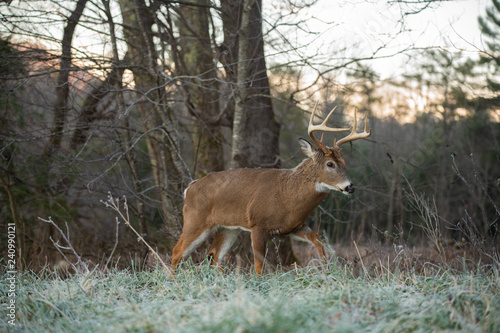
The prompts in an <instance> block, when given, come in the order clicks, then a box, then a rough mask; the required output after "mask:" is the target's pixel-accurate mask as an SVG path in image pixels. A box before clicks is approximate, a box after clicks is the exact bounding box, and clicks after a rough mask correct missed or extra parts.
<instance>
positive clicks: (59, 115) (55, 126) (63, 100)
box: [43, 0, 88, 158]
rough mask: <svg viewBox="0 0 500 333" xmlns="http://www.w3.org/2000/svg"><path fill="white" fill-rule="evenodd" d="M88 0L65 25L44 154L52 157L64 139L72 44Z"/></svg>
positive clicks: (83, 2) (72, 14) (83, 0)
mask: <svg viewBox="0 0 500 333" xmlns="http://www.w3.org/2000/svg"><path fill="white" fill-rule="evenodd" d="M87 1H88V0H78V2H77V3H76V8H75V10H74V11H73V12H72V13H71V16H70V17H69V18H68V24H67V25H66V27H64V32H63V39H62V54H61V61H60V65H59V68H60V69H59V76H58V77H57V86H56V94H57V100H56V104H55V106H54V119H53V121H52V128H51V130H50V134H51V136H50V139H49V142H48V144H47V145H46V146H45V149H44V152H43V155H44V157H46V158H50V157H51V156H52V155H53V154H54V153H55V152H56V151H57V150H58V149H59V147H60V145H61V140H62V132H63V129H64V123H65V120H66V114H67V112H68V96H69V72H70V68H71V59H72V57H71V46H72V41H73V34H74V33H75V29H76V26H77V24H78V22H79V21H80V17H81V16H82V14H83V10H84V9H85V5H86V4H87Z"/></svg>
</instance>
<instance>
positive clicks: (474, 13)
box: [263, 0, 491, 78]
mask: <svg viewBox="0 0 500 333" xmlns="http://www.w3.org/2000/svg"><path fill="white" fill-rule="evenodd" d="M387 2H388V1H375V0H372V1H370V0H350V1H349V0H319V2H318V3H317V4H315V5H314V6H312V7H311V8H309V9H306V10H303V11H301V12H300V16H299V17H304V18H305V21H304V22H301V23H300V24H299V29H297V28H296V27H294V26H290V27H287V26H286V25H284V26H283V27H282V28H279V30H280V33H282V34H283V35H286V36H287V38H288V39H289V40H290V41H291V42H292V44H294V45H295V46H298V47H299V50H298V51H296V52H294V51H291V52H288V53H287V55H281V56H280V57H287V56H288V57H289V60H290V58H293V56H294V55H297V56H298V54H299V53H300V54H301V55H310V54H315V53H317V52H318V51H319V52H320V53H321V54H319V55H317V56H316V58H315V59H318V61H317V63H319V64H324V65H325V66H329V65H335V64H337V63H338V62H339V61H338V59H340V58H342V57H344V58H352V57H359V56H363V55H364V56H366V55H370V54H372V53H373V52H374V51H375V50H377V49H378V48H380V47H381V46H382V45H384V47H383V49H381V50H380V51H379V53H378V55H379V56H387V55H391V54H396V53H398V51H401V50H404V49H405V48H408V47H410V46H414V47H443V48H447V49H449V50H450V51H453V52H454V51H458V50H464V51H466V52H467V53H469V52H470V55H471V56H475V55H476V54H477V49H476V47H479V48H481V47H482V44H483V43H482V41H481V36H480V30H479V26H478V23H477V18H478V16H479V15H482V16H484V13H485V8H486V6H490V4H491V1H490V0H454V1H444V2H438V3H436V4H432V5H431V6H429V7H428V8H426V9H425V10H423V11H422V12H421V13H418V14H415V15H407V16H406V17H405V18H404V21H402V20H401V18H402V13H403V12H407V11H409V10H412V9H413V10H416V9H419V8H422V7H421V6H422V5H421V4H419V5H418V6H417V5H413V7H409V5H401V4H397V3H392V4H388V3H387ZM263 5H264V9H263V10H264V17H265V18H266V17H267V18H268V25H271V24H272V23H274V22H276V17H278V16H279V14H277V13H278V12H281V13H284V12H285V13H286V11H287V9H286V7H283V1H281V0H269V1H266V0H264V1H263ZM274 13H276V14H274ZM273 15H274V17H273ZM294 20H296V17H293V16H291V17H290V21H289V22H288V23H290V24H292V23H294V22H295V21H294ZM282 21H286V18H285V19H283V20H282ZM302 29H304V30H309V31H313V32H316V33H317V34H315V35H314V34H313V35H311V34H307V33H305V32H303V31H301V30H302ZM276 38H277V40H278V41H277V44H279V36H278V37H276ZM303 45H306V46H305V47H303V48H300V46H303ZM285 46H286V44H284V45H283V47H285ZM280 47H282V46H281V45H280V46H279V47H276V48H275V49H274V50H270V49H271V48H272V46H268V50H267V55H268V57H269V58H270V59H271V62H272V61H273V60H274V61H275V62H281V61H280V60H279V58H280V57H278V56H276V58H274V59H273V52H274V53H276V54H278V53H279V52H280ZM339 49H344V50H345V51H343V52H341V53H339V51H338V50H339ZM405 59H406V57H404V56H397V57H391V58H386V59H381V60H376V61H370V62H369V64H370V65H371V66H372V67H373V68H374V69H375V70H376V71H377V72H378V73H379V74H381V75H382V77H383V78H385V77H389V76H392V75H395V74H398V73H401V72H402V71H403V70H404V67H405V64H404V62H405Z"/></svg>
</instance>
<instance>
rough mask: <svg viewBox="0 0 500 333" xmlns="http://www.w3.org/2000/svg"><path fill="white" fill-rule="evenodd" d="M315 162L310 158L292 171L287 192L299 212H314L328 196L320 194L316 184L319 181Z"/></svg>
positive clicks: (323, 193)
mask: <svg viewBox="0 0 500 333" xmlns="http://www.w3.org/2000/svg"><path fill="white" fill-rule="evenodd" d="M313 163H314V162H313V161H312V160H311V159H310V158H309V159H307V160H305V161H304V162H302V163H301V164H300V165H298V166H297V167H296V168H294V169H292V170H291V173H290V174H289V175H288V179H287V182H286V185H285V191H286V192H287V196H288V197H289V198H293V199H294V200H291V201H292V202H293V205H294V207H295V208H297V209H298V210H304V211H309V214H310V212H312V210H314V208H316V206H318V205H319V204H320V203H321V201H323V199H325V198H326V197H327V196H328V193H326V192H318V190H317V189H316V183H317V182H318V179H317V177H316V175H315V172H313V171H312V170H314V169H313V166H312V164H313Z"/></svg>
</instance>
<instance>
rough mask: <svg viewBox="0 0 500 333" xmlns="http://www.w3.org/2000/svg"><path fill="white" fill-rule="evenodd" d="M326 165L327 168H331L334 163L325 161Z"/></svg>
mask: <svg viewBox="0 0 500 333" xmlns="http://www.w3.org/2000/svg"><path fill="white" fill-rule="evenodd" d="M326 166H327V167H329V168H333V167H334V164H333V162H328V163H326Z"/></svg>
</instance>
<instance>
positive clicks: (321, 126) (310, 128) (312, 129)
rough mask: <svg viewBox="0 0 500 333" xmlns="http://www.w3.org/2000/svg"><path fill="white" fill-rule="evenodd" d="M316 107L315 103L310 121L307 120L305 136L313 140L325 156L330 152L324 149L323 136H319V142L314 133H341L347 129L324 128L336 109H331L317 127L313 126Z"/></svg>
mask: <svg viewBox="0 0 500 333" xmlns="http://www.w3.org/2000/svg"><path fill="white" fill-rule="evenodd" d="M317 105H318V103H317V102H316V104H315V105H314V109H313V112H312V114H311V119H309V126H308V128H307V134H309V137H310V138H311V140H313V142H314V143H315V144H316V145H317V146H318V147H319V148H320V149H321V150H322V151H323V152H324V153H325V154H329V153H330V150H329V149H328V148H327V147H326V145H325V144H324V143H323V136H321V141H320V140H318V139H317V138H316V137H315V136H314V134H313V133H314V132H316V131H324V132H342V131H348V130H349V128H332V127H328V126H326V123H327V122H328V119H330V116H331V115H332V113H333V111H335V109H336V108H337V107H334V108H333V109H332V111H330V113H329V114H328V116H327V117H326V118H325V120H323V122H322V123H321V124H319V125H313V119H314V116H315V115H316V106H317Z"/></svg>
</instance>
